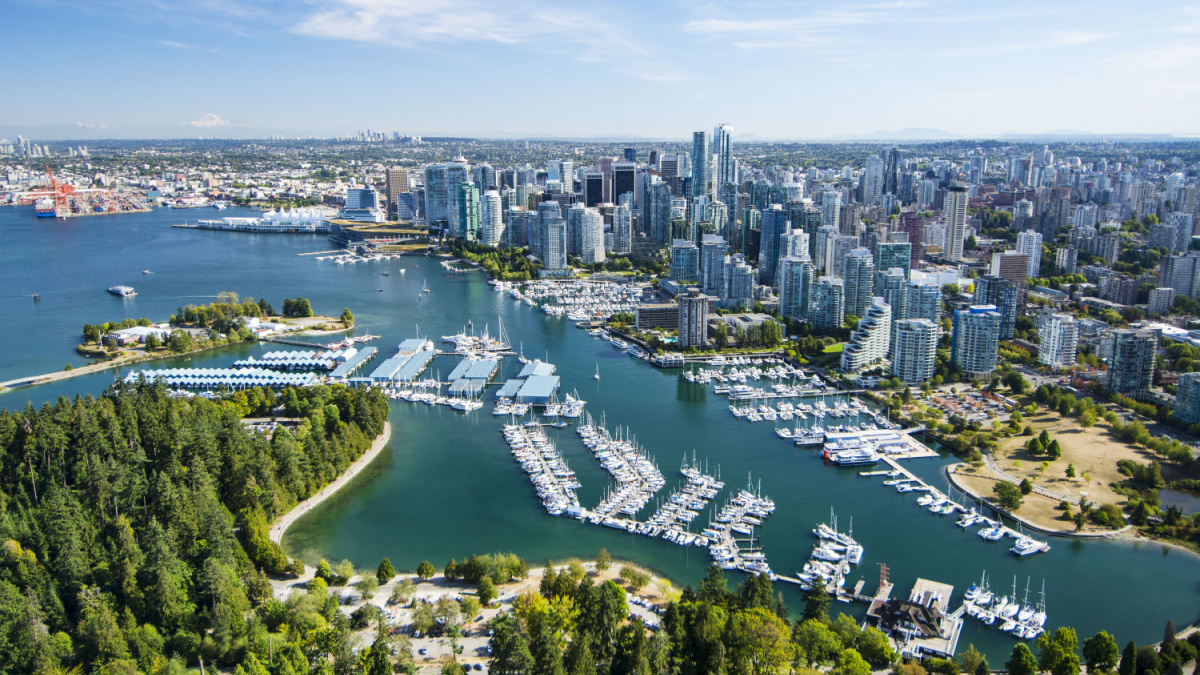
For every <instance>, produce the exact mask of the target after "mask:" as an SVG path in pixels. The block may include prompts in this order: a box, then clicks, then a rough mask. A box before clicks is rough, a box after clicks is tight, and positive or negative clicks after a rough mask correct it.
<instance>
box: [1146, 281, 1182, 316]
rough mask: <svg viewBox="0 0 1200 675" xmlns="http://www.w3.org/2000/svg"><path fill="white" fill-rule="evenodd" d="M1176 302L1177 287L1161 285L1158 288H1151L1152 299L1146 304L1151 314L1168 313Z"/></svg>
mask: <svg viewBox="0 0 1200 675" xmlns="http://www.w3.org/2000/svg"><path fill="white" fill-rule="evenodd" d="M1173 304H1175V289H1174V288H1169V287H1163V286H1159V287H1158V288H1151V289H1150V301H1149V302H1148V303H1147V305H1146V311H1147V312H1149V313H1150V314H1166V313H1167V312H1169V311H1170V310H1171V305H1173Z"/></svg>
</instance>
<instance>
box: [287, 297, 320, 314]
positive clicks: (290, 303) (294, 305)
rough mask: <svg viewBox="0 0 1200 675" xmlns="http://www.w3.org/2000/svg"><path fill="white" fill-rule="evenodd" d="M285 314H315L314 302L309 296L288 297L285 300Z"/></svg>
mask: <svg viewBox="0 0 1200 675" xmlns="http://www.w3.org/2000/svg"><path fill="white" fill-rule="evenodd" d="M283 315H284V316H295V317H309V316H312V315H313V308H312V303H310V302H309V301H308V298H296V299H294V300H293V299H292V298H286V299H284V301H283Z"/></svg>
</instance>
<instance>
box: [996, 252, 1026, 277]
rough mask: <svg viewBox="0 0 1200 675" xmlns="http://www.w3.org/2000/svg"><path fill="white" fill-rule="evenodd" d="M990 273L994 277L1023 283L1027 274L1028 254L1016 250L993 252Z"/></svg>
mask: <svg viewBox="0 0 1200 675" xmlns="http://www.w3.org/2000/svg"><path fill="white" fill-rule="evenodd" d="M991 273H992V276H994V277H1000V278H1002V279H1008V280H1009V281H1014V282H1016V283H1018V284H1025V283H1026V281H1027V277H1028V274H1029V256H1027V255H1025V254H1024V253H1020V252H1018V251H1004V252H1003V253H993V254H992V267H991Z"/></svg>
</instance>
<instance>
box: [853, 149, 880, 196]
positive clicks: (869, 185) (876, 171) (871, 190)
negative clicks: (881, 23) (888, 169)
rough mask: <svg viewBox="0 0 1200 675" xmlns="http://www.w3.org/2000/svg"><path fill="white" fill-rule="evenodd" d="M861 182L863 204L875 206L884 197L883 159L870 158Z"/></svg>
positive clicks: (860, 179) (874, 156)
mask: <svg viewBox="0 0 1200 675" xmlns="http://www.w3.org/2000/svg"><path fill="white" fill-rule="evenodd" d="M859 182H860V183H861V184H862V186H863V188H862V200H863V203H865V204H874V203H875V202H876V201H877V200H878V199H879V198H880V197H881V196H882V195H883V159H882V158H880V157H879V156H878V155H871V156H870V157H868V158H867V166H866V167H865V168H864V169H863V174H862V176H861V177H860V178H859Z"/></svg>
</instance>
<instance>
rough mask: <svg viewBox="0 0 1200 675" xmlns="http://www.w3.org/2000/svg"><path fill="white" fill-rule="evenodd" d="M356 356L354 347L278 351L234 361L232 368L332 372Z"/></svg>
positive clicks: (356, 351)
mask: <svg viewBox="0 0 1200 675" xmlns="http://www.w3.org/2000/svg"><path fill="white" fill-rule="evenodd" d="M357 354H358V350H357V349H355V348H354V347H348V348H346V349H335V350H331V351H325V352H303V351H280V352H267V353H265V354H263V355H261V356H259V357H258V358H257V359H256V358H254V357H253V356H248V357H246V358H244V359H241V360H239V361H235V362H234V364H233V367H234V368H266V369H268V370H292V371H313V370H333V369H334V368H336V367H338V365H340V364H342V363H345V362H346V361H349V360H350V359H353V358H354V357H355V356H356V355H357Z"/></svg>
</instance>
